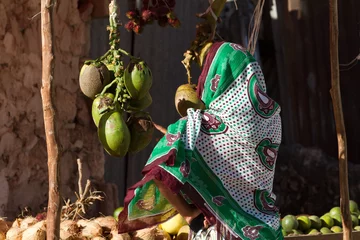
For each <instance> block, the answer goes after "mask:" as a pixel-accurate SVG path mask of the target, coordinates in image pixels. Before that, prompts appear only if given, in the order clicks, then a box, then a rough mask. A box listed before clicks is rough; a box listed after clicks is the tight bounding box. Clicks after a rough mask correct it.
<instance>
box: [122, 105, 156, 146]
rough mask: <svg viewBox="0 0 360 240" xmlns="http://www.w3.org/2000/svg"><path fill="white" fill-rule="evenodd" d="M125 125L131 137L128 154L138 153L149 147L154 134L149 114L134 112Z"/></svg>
mask: <svg viewBox="0 0 360 240" xmlns="http://www.w3.org/2000/svg"><path fill="white" fill-rule="evenodd" d="M126 124H127V125H128V128H129V130H130V135H131V141H130V146H129V150H128V152H129V153H136V152H139V151H141V150H142V149H144V148H145V147H146V146H147V145H149V143H150V142H151V140H152V136H153V133H154V125H153V123H152V119H151V117H150V114H149V113H146V112H135V113H133V114H131V116H130V117H129V119H128V121H127V122H126Z"/></svg>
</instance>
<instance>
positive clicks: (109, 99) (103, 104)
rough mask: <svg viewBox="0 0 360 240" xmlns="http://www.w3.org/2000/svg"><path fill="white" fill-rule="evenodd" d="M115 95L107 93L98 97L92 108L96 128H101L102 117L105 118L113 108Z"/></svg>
mask: <svg viewBox="0 0 360 240" xmlns="http://www.w3.org/2000/svg"><path fill="white" fill-rule="evenodd" d="M114 97H115V96H114V94H112V93H105V94H104V95H100V96H97V97H96V98H95V99H94V101H93V103H92V107H91V115H92V118H93V121H94V123H95V125H96V127H98V126H99V121H100V118H101V116H103V115H104V114H105V113H106V112H107V111H108V110H110V109H111V108H112V107H114V106H113V102H114Z"/></svg>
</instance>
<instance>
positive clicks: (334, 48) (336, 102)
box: [329, 0, 352, 240]
mask: <svg viewBox="0 0 360 240" xmlns="http://www.w3.org/2000/svg"><path fill="white" fill-rule="evenodd" d="M329 10H330V12H329V17H330V65H331V90H330V93H331V98H332V100H333V101H332V102H333V108H334V117H335V125H336V132H337V140H338V152H339V153H338V157H339V180H340V181H339V182H340V208H341V214H342V226H343V240H351V233H352V226H351V225H352V222H351V215H350V209H349V184H348V165H347V148H346V145H347V143H346V132H345V123H344V116H343V110H342V102H341V92H340V82H339V80H340V73H339V49H338V45H339V43H338V41H339V39H338V38H339V26H338V21H339V20H338V1H337V0H329Z"/></svg>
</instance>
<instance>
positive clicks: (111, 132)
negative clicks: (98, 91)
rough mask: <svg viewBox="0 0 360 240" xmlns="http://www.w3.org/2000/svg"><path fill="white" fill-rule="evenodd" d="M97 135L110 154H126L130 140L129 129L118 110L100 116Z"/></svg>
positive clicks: (117, 155) (120, 155)
mask: <svg viewBox="0 0 360 240" xmlns="http://www.w3.org/2000/svg"><path fill="white" fill-rule="evenodd" d="M98 136H99V139H100V142H101V144H102V146H103V147H104V149H105V150H106V152H107V153H109V154H110V155H111V156H114V157H124V156H125V155H126V153H127V151H128V149H129V145H130V141H131V139H130V131H129V129H128V127H127V125H126V123H125V121H124V119H123V116H122V113H121V112H120V111H117V110H112V111H110V112H107V113H105V114H104V115H103V116H102V117H101V118H100V122H99V127H98Z"/></svg>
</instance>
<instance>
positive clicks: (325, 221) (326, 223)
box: [320, 215, 334, 228]
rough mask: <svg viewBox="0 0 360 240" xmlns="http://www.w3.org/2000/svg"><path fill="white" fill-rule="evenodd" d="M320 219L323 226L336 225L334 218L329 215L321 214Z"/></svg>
mask: <svg viewBox="0 0 360 240" xmlns="http://www.w3.org/2000/svg"><path fill="white" fill-rule="evenodd" d="M320 220H321V225H322V226H323V227H327V228H331V227H332V226H334V220H333V219H332V218H331V217H330V216H329V215H323V216H321V217H320Z"/></svg>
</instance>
